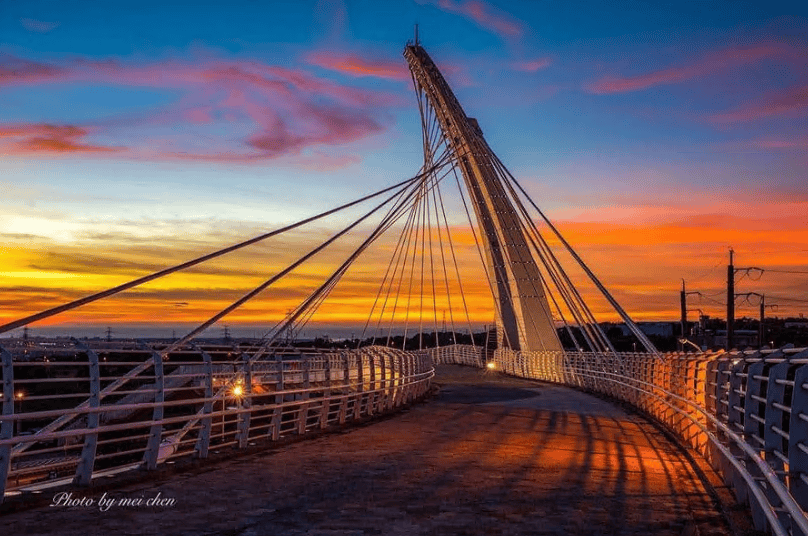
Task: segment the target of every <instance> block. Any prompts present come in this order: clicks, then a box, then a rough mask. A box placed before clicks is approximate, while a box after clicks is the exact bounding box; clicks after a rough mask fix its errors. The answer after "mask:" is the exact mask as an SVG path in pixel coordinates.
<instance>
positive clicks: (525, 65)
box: [511, 58, 553, 73]
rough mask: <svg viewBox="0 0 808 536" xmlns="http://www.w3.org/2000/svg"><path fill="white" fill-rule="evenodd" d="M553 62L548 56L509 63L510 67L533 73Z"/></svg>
mask: <svg viewBox="0 0 808 536" xmlns="http://www.w3.org/2000/svg"><path fill="white" fill-rule="evenodd" d="M552 63H553V60H551V59H550V58H539V59H537V60H531V61H518V62H515V63H513V64H511V68H513V69H514V70H516V71H524V72H526V73H535V72H536V71H538V70H540V69H545V68H547V67H549V66H550V65H551V64H552Z"/></svg>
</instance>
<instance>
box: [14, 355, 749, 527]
mask: <svg viewBox="0 0 808 536" xmlns="http://www.w3.org/2000/svg"><path fill="white" fill-rule="evenodd" d="M436 383H438V384H439V385H440V386H441V389H440V392H439V394H438V395H437V396H436V397H434V398H433V399H432V400H430V401H429V402H428V403H425V404H418V405H415V406H413V407H411V408H410V409H408V410H405V411H403V412H401V413H399V414H397V415H395V416H393V417H389V418H384V419H382V420H379V421H376V422H372V423H370V424H367V425H363V426H355V427H351V428H348V429H346V430H343V431H338V432H336V433H330V434H326V435H322V436H320V437H316V438H313V439H310V440H304V441H300V442H297V443H293V444H290V445H286V446H284V447H282V448H279V449H277V450H273V451H267V452H263V453H259V454H249V455H245V456H240V457H238V458H234V459H232V460H227V461H223V462H219V463H212V464H209V465H207V466H204V468H202V469H195V470H192V471H187V472H183V473H179V474H176V475H173V476H172V477H171V478H170V479H163V480H160V481H154V482H141V483H139V484H133V485H129V486H125V487H121V488H118V489H115V490H112V491H107V496H108V497H114V498H116V499H117V498H121V497H128V498H135V499H137V498H140V497H143V498H144V499H148V498H151V497H154V496H156V495H157V494H158V493H159V494H161V497H162V498H164V499H165V498H173V499H175V504H174V505H172V506H163V507H154V506H151V507H150V506H130V507H120V506H113V507H112V508H110V509H109V510H107V511H106V512H102V511H99V509H98V507H97V506H93V507H82V506H74V507H49V506H43V507H39V508H35V509H29V510H26V511H21V512H15V513H9V514H6V515H3V516H0V529H2V530H0V533H2V534H9V535H12V534H13V535H23V534H25V535H38V534H54V535H56V534H58V535H60V536H74V535H75V536H79V535H81V536H84V535H96V534H97V535H105V536H106V535H114V534H132V535H135V534H182V535H206V534H208V535H228V536H253V535H272V536H275V535H290V536H291V535H302V534H308V535H312V536H314V535H319V536H326V535H357V536H360V535H405V534H406V535H409V534H412V535H455V534H457V535H460V534H465V535H478V534H479V535H483V534H486V535H489V534H490V535H529V534H579V535H590V534H593V535H594V534H604V535H605V534H621V535H628V534H632V535H651V534H659V535H672V536H674V535H675V536H683V535H687V536H696V535H701V536H708V535H724V534H744V533H747V532H748V527H749V523H748V518H747V516H746V514H745V513H743V510H742V509H741V508H739V507H737V505H735V504H734V503H733V502H732V501H731V499H730V498H729V493H728V491H727V490H726V489H725V488H723V487H721V485H720V482H719V480H718V479H717V478H716V477H715V475H714V474H713V473H711V471H710V469H708V468H707V465H706V464H703V463H702V464H700V466H699V467H700V468H699V467H694V465H693V464H692V463H691V461H689V460H688V458H687V457H686V456H685V454H684V452H683V451H682V450H681V449H680V448H678V447H677V446H675V445H673V444H671V443H670V442H669V441H668V440H667V439H666V438H665V437H664V436H663V435H662V434H661V433H660V432H659V431H658V430H657V429H656V428H654V427H653V426H652V425H651V424H649V423H648V422H647V421H645V420H644V419H643V418H641V417H639V416H637V415H635V414H632V413H628V412H626V411H624V410H622V409H620V408H618V407H616V406H614V405H612V404H609V403H608V402H605V401H603V400H601V399H598V398H594V397H592V396H588V395H586V394H583V393H580V392H578V391H575V390H572V389H567V388H563V387H558V386H554V385H548V384H543V383H536V382H531V381H527V380H520V379H515V378H509V377H506V376H503V375H501V374H497V373H489V372H483V371H480V370H476V369H470V368H464V367H455V366H441V367H439V368H438V376H437V378H436ZM708 480H709V481H711V482H712V485H711V484H710V483H709V482H708ZM713 486H714V487H713ZM101 495H102V493H101V492H100V491H96V490H93V489H89V490H83V491H79V492H73V497H74V498H79V497H88V498H94V499H95V500H96V501H97V500H98V499H99V497H101Z"/></svg>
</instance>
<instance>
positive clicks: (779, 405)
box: [436, 347, 808, 536]
mask: <svg viewBox="0 0 808 536" xmlns="http://www.w3.org/2000/svg"><path fill="white" fill-rule="evenodd" d="M475 352H476V354H477V355H476V357H475V356H474V355H473V354H474V353H475ZM489 361H490V362H493V363H494V365H493V366H495V367H496V368H497V369H499V370H501V371H503V372H505V373H507V374H512V375H515V376H520V377H524V378H532V379H537V380H544V381H550V382H556V383H562V384H566V385H570V386H574V387H578V388H580V389H584V390H587V391H592V392H596V393H601V394H604V395H607V396H610V397H612V398H615V399H618V400H622V401H624V402H627V403H629V404H631V405H632V406H634V407H636V408H638V409H640V410H642V411H643V412H644V413H646V414H647V415H649V416H651V417H652V418H653V419H655V420H656V421H657V422H659V423H661V424H663V425H664V426H665V427H666V428H667V429H669V430H670V431H672V432H673V433H674V434H675V435H676V436H677V437H678V438H679V439H680V440H681V441H682V442H683V443H684V444H687V445H689V446H691V447H693V448H694V449H695V450H697V451H698V452H699V453H701V454H702V455H703V456H704V457H705V458H706V459H707V460H708V461H709V462H710V463H711V465H712V466H713V467H714V468H715V469H716V470H717V471H718V472H719V473H720V474H721V475H722V477H723V479H724V481H725V483H726V484H727V485H728V486H731V487H732V488H733V490H734V491H735V495H736V497H737V498H738V500H739V501H740V502H742V503H746V504H748V505H749V506H750V508H751V510H752V517H753V520H754V524H755V527H756V529H758V530H769V531H771V532H773V533H774V534H777V535H787V534H792V535H802V536H808V517H806V513H805V510H806V509H808V349H795V348H781V349H779V350H764V351H732V352H723V351H722V352H716V353H701V354H687V353H668V354H664V355H663V356H662V358H656V357H653V356H651V355H649V354H642V353H617V354H595V353H583V352H581V353H578V352H514V351H511V350H507V349H499V350H496V351H495V352H494V355H493V356H491V357H490V359H489V360H486V359H485V357H484V354H483V351H482V349H480V348H477V349H472V348H471V347H458V348H457V349H456V351H454V352H453V350H452V347H448V348H442V349H440V356H439V357H437V358H436V362H441V363H457V364H464V365H472V366H484V365H485V364H487V363H488V362H489Z"/></svg>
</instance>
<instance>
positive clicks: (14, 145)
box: [0, 123, 122, 155]
mask: <svg viewBox="0 0 808 536" xmlns="http://www.w3.org/2000/svg"><path fill="white" fill-rule="evenodd" d="M88 133H89V132H88V131H87V130H86V129H84V128H81V127H77V126H74V125H47V124H29V123H24V124H11V125H9V124H6V125H3V124H0V151H2V153H0V154H5V155H13V154H30V153H88V152H93V153H98V152H112V151H119V150H121V149H122V148H121V147H104V146H101V145H90V144H86V143H82V142H81V141H80V140H81V139H82V138H84V137H86V136H87V134H88Z"/></svg>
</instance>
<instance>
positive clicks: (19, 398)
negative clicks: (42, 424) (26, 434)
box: [14, 391, 25, 435]
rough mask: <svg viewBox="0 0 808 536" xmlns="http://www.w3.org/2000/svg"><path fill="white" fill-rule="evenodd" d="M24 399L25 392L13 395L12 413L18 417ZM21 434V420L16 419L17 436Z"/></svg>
mask: <svg viewBox="0 0 808 536" xmlns="http://www.w3.org/2000/svg"><path fill="white" fill-rule="evenodd" d="M23 398H25V391H17V392H16V393H14V413H16V414H17V415H19V414H20V413H22V399H23ZM21 432H22V419H17V435H20V433H21Z"/></svg>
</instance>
